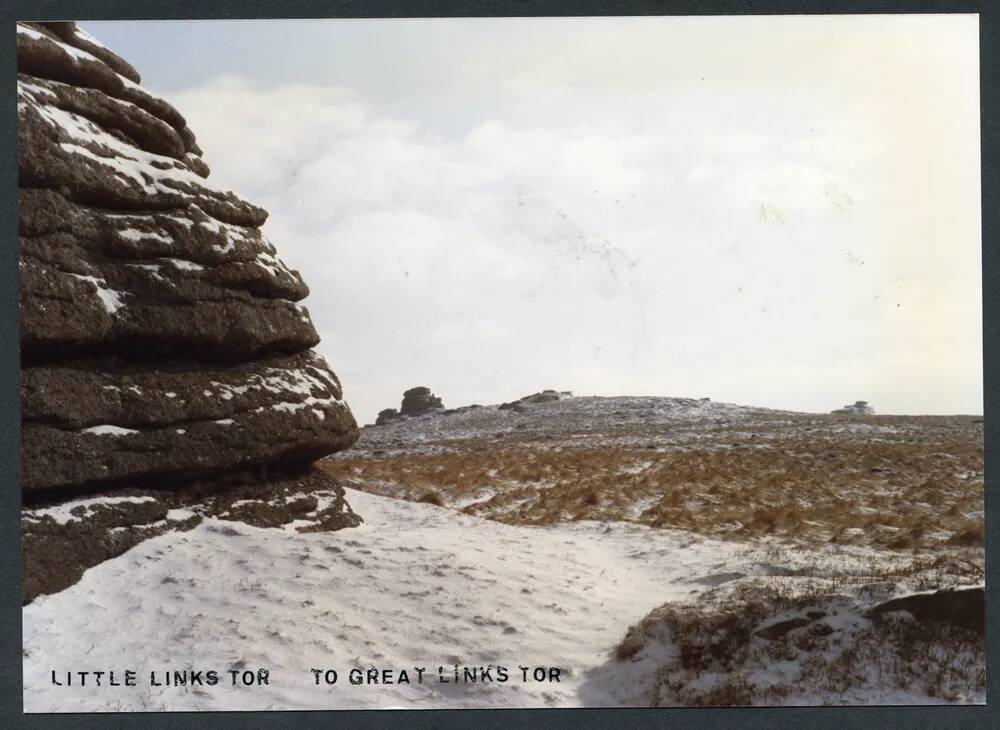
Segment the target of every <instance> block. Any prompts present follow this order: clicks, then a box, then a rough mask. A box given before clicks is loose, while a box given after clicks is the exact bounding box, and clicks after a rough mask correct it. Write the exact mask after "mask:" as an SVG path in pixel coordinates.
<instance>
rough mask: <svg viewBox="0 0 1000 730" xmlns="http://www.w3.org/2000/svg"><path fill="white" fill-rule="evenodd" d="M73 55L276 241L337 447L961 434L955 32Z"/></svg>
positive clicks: (971, 324) (607, 34) (960, 92)
mask: <svg viewBox="0 0 1000 730" xmlns="http://www.w3.org/2000/svg"><path fill="white" fill-rule="evenodd" d="M81 25H82V27H84V28H85V29H87V30H88V31H90V32H91V33H93V34H94V35H95V36H97V37H98V38H99V39H101V40H102V41H103V42H105V43H106V44H107V45H109V46H110V47H112V48H114V49H115V50H116V51H118V52H119V53H120V54H121V55H122V56H124V57H125V58H126V59H128V60H129V61H130V62H132V64H133V65H134V66H136V68H137V69H138V70H139V72H140V73H141V74H142V76H143V82H144V84H145V85H146V86H147V87H149V88H150V89H151V90H153V91H156V92H159V93H161V94H162V95H164V96H165V97H166V98H168V99H169V100H171V101H172V102H173V103H174V104H175V105H176V106H177V107H178V108H179V109H180V111H181V112H182V113H183V114H184V115H185V116H186V117H187V119H188V122H189V124H190V125H191V127H192V129H193V130H194V132H195V134H196V135H197V136H198V139H199V142H200V144H201V146H202V148H203V149H204V151H205V158H206V161H207V162H208V163H209V165H210V166H211V167H212V170H213V172H212V179H213V180H214V181H215V183H216V184H219V185H223V186H227V187H230V188H232V189H233V190H235V191H237V192H238V193H240V194H241V195H243V196H245V197H246V198H247V199H249V200H251V201H253V202H255V203H257V204H259V205H262V206H264V207H265V208H267V209H268V210H269V211H270V213H271V217H270V219H269V220H268V222H267V224H266V225H265V228H264V230H265V233H266V234H267V235H268V236H269V238H270V239H271V240H272V241H273V242H274V243H275V245H276V246H277V247H278V250H279V253H280V254H281V255H282V257H283V258H284V260H285V261H286V262H287V263H288V264H289V266H291V267H293V268H297V269H299V270H300V271H301V272H302V274H303V276H304V277H305V279H306V282H307V283H308V284H309V285H310V287H311V289H312V294H311V295H310V297H309V298H308V299H307V300H306V302H305V303H306V304H307V306H308V307H309V310H310V312H311V314H312V318H313V321H314V322H315V323H316V327H317V329H318V330H319V332H320V335H321V336H322V338H323V341H322V343H321V344H320V346H319V349H320V351H321V352H322V353H323V354H324V355H326V356H327V358H328V359H329V360H330V362H331V364H332V365H333V367H334V369H335V370H336V371H337V373H338V375H339V376H340V377H341V380H342V381H343V383H344V387H345V392H346V396H347V399H348V402H349V403H350V404H351V406H352V408H353V409H354V411H355V414H356V415H357V417H358V420H359V422H361V423H366V422H370V421H372V420H373V419H374V417H375V414H376V413H377V412H378V411H379V410H381V409H382V408H385V407H398V406H399V400H400V397H401V394H402V391H403V390H404V389H406V388H408V387H411V386H414V385H427V386H429V387H431V388H432V389H433V390H434V391H435V392H436V393H437V394H438V395H440V396H441V397H442V398H443V399H444V402H445V405H446V406H449V407H454V406H459V405H466V404H469V403H482V404H486V403H498V402H502V401H505V400H511V399H513V398H517V397H520V396H522V395H525V394H528V393H532V392H535V391H537V390H540V389H543V388H557V389H561V390H573V391H574V392H575V393H577V394H578V395H621V394H629V395H665V396H691V397H702V396H709V397H711V398H713V399H714V400H721V401H729V402H735V403H745V404H753V405H762V406H769V407H775V408H788V409H795V410H804V411H829V410H830V409H832V408H836V407H839V406H841V405H843V404H845V403H848V402H853V401H854V400H858V399H865V400H869V401H871V402H872V404H873V405H874V407H875V408H876V410H877V412H880V413H981V412H982V403H983V400H982V334H981V328H982V318H981V279H980V252H981V249H980V223H979V221H980V207H979V96H978V89H979V79H978V40H977V19H976V17H975V16H941V15H937V16H867V17H860V16H858V17H825V18H821V17H816V18H803V17H784V18H762V17H754V18H750V17H743V18H642V19H610V18H594V19H551V20H546V19H476V20H314V21H226V22H221V21H181V22H163V21H155V22H115V23H93V22H91V23H83V24H81Z"/></svg>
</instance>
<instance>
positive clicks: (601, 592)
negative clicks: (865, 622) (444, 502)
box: [24, 490, 926, 712]
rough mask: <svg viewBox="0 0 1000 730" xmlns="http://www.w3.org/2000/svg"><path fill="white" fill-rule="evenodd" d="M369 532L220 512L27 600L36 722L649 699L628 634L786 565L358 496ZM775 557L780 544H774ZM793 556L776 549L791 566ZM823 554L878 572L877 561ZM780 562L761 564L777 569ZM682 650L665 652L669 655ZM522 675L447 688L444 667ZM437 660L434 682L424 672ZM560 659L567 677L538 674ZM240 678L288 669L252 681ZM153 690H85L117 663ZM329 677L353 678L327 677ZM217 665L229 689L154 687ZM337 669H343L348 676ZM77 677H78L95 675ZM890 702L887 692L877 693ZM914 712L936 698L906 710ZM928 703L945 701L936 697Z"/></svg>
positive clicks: (647, 677)
mask: <svg viewBox="0 0 1000 730" xmlns="http://www.w3.org/2000/svg"><path fill="white" fill-rule="evenodd" d="M347 496H348V499H349V501H350V502H351V504H352V505H353V506H354V508H355V509H356V510H358V511H359V512H360V513H361V514H364V515H365V516H366V519H367V521H366V523H365V524H364V525H362V526H361V527H358V528H353V529H345V530H340V531H337V532H332V533H309V534H300V533H297V532H295V531H293V530H290V529H286V530H279V529H258V528H254V527H250V526H248V525H245V524H243V523H238V522H228V521H221V520H217V519H207V520H205V521H204V522H203V523H202V524H201V525H199V526H198V527H197V528H195V529H193V530H191V531H189V532H171V533H167V534H164V535H161V536H159V537H156V538H153V539H150V540H148V541H146V542H144V543H142V544H140V545H138V546H136V547H135V548H133V549H132V550H130V551H129V552H127V553H125V554H124V555H122V556H120V557H118V558H115V559H112V560H109V561H106V562H104V563H102V564H100V565H98V566H97V567H95V568H92V569H90V570H89V571H87V573H86V574H85V575H84V577H83V579H82V580H81V581H80V582H79V583H77V584H76V585H74V586H72V587H71V588H69V589H67V590H65V591H62V592H61V593H58V594H55V595H51V596H43V597H41V598H38V599H36V600H35V601H34V602H33V603H31V604H29V605H28V606H26V607H25V608H24V678H25V679H24V686H25V689H24V703H25V710H26V711H27V712H69V711H127V710H244V709H321V708H389V707H405V708H445V707H456V708H460V707H552V706H557V707H558V706H563V707H565V706H609V705H645V704H648V702H649V698H650V694H649V693H650V682H651V679H652V677H651V674H652V671H653V670H654V669H655V667H656V665H657V662H658V661H659V660H660V659H662V657H658V656H652V655H646V654H644V655H643V656H642V660H641V661H632V662H616V661H615V660H614V659H613V658H611V651H612V650H613V648H614V647H615V645H616V644H617V643H618V642H619V641H620V640H621V638H622V636H623V633H624V630H625V629H626V628H627V627H628V626H629V625H631V624H633V623H635V622H636V621H638V620H639V619H641V618H642V617H643V616H645V615H646V614H647V613H648V612H649V611H650V610H651V609H653V608H655V607H656V606H659V605H660V604H663V603H664V602H665V601H674V600H690V599H692V598H697V595H698V594H699V593H701V592H703V591H705V590H708V589H710V588H712V587H714V586H718V585H720V584H722V583H726V582H727V581H732V580H737V579H739V578H741V577H742V576H744V575H745V574H758V575H765V574H773V573H774V572H775V571H777V572H778V573H780V572H782V571H781V568H780V566H778V567H776V566H775V565H774V563H773V562H763V563H762V562H760V561H759V560H757V561H755V558H754V555H755V553H754V547H755V546H752V545H748V544H744V543H739V542H734V541H725V542H723V541H718V540H714V539H709V538H702V537H698V536H695V535H692V534H690V533H685V532H680V531H673V530H662V529H654V528H648V527H644V526H640V525H634V524H629V523H623V522H608V523H599V522H576V523H568V524H558V525H553V526H547V527H529V526H517V525H505V524H501V523H498V522H495V521H490V520H485V519H482V518H478V517H473V516H467V515H463V514H460V513H456V512H454V511H452V510H450V509H443V508H440V507H436V506H433V505H427V504H419V503H413V502H406V501H402V500H395V499H390V498H384V497H378V496H375V495H371V494H367V493H364V492H358V491H354V490H349V492H348V495H347ZM756 547H757V548H759V547H760V545H756ZM775 553H776V551H775V550H773V549H770V550H769V551H768V554H769V555H770V558H771V559H773V557H774V554H775ZM838 553H839V555H838V556H835V555H833V554H830V553H827V554H826V555H825V558H824V557H823V556H820V555H810V554H808V553H804V552H790V553H788V554H787V556H788V557H787V559H788V560H789V561H791V562H789V563H787V565H786V566H785V567H786V568H787V569H790V570H794V569H795V567H797V566H799V567H800V566H802V565H805V564H808V563H809V561H810V560H823V559H825V560H826V561H829V560H830V559H835V560H838V561H841V562H845V564H846V563H850V562H852V561H854V562H857V563H858V564H859V565H860V564H862V563H863V562H864V561H865V560H870V558H871V556H870V554H867V553H865V551H863V550H858V549H846V548H845V549H843V550H842V551H838ZM759 557H760V553H759V552H758V553H757V558H759ZM667 650H669V647H667V648H665V651H667ZM455 665H459V666H460V667H465V666H468V667H477V668H478V667H490V666H491V665H492V667H493V669H492V670H491V676H492V677H493V678H494V680H496V679H497V677H498V671H497V669H496V667H497V665H500V666H504V667H506V668H507V671H508V677H509V678H508V681H507V682H505V683H500V682H498V681H493V682H482V681H479V682H476V683H455V682H451V683H441V682H440V680H439V677H438V668H439V667H444V672H445V675H446V676H447V677H448V678H451V679H453V678H454V674H453V673H454V666H455ZM418 666H422V667H424V668H425V670H426V671H425V674H424V682H423V683H422V684H419V683H417V681H416V672H415V669H414V668H415V667H418ZM371 667H375V668H377V669H378V670H392V678H393V679H394V680H397V681H398V678H399V671H400V670H402V669H405V670H406V671H407V674H408V678H409V679H410V680H411V682H410V683H409V684H405V683H402V684H401V683H395V684H382V683H380V684H377V685H373V684H362V685H352V684H351V683H350V670H351V669H354V668H360V669H362V670H364V671H365V673H367V670H368V669H369V668H371ZM519 667H531V668H534V667H557V668H559V669H560V670H561V672H560V681H559V682H554V681H545V682H536V681H534V679H530V680H529V681H528V682H524V681H522V674H521V670H520V669H519ZM231 668H236V669H239V670H240V671H250V672H256V670H257V669H259V668H266V669H267V670H268V671H269V677H268V684H267V685H266V686H252V687H244V686H237V687H233V686H232V684H231V675H230V674H228V670H229V669H231ZM129 669H131V670H135V672H136V675H137V681H136V686H134V687H124V686H121V687H111V686H108V675H105V676H104V677H103V680H102V686H100V687H96V686H94V685H93V682H94V678H93V677H92V676H91V677H90V678H89V683H88V686H86V687H82V686H56V685H54V684H53V683H52V672H53V671H55V673H56V678H57V679H59V681H61V682H62V683H63V685H65V684H66V683H67V680H66V679H65V675H66V672H79V671H92V672H93V671H109V670H114V671H115V674H116V681H118V682H122V680H123V677H124V672H125V671H126V670H129ZM312 669H322V670H327V669H334V670H336V671H337V673H338V680H337V683H336V684H335V685H333V686H327V685H326V684H325V682H324V681H322V680H321V683H320V685H319V686H317V684H316V679H315V675H314V674H313V672H312V671H311V670H312ZM172 670H190V671H201V672H202V673H203V675H202V676H203V678H204V677H205V675H204V673H205V672H207V671H209V670H215V671H217V672H218V673H219V677H220V682H219V683H218V684H217V685H215V686H207V685H202V686H190V685H189V686H186V687H176V686H163V687H154V686H151V685H150V678H149V677H150V672H151V671H154V672H156V676H157V681H159V682H161V683H162V682H163V681H164V680H163V675H164V673H165V672H168V671H172ZM331 676H332V675H331ZM75 678H76V677H74V679H75ZM872 700H873V701H877V700H878V698H877V697H873V698H872ZM893 700H894V701H897V702H898V701H920V698H917V697H910V698H906V697H903V698H900V697H899V696H893ZM925 701H926V700H925Z"/></svg>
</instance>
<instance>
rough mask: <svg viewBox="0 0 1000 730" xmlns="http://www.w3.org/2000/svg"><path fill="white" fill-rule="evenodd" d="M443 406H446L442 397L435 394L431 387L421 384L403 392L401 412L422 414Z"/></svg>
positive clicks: (406, 414) (403, 413)
mask: <svg viewBox="0 0 1000 730" xmlns="http://www.w3.org/2000/svg"><path fill="white" fill-rule="evenodd" d="M441 408H444V404H443V403H442V402H441V399H440V398H438V397H437V396H436V395H434V394H433V393H432V392H431V389H430V388H427V387H424V386H422V385H419V386H417V387H416V388H410V389H409V390H407V391H405V392H404V393H403V402H402V403H401V404H400V406H399V413H400V415H403V416H422V415H424V414H425V413H430V412H431V411H435V410H438V409H441Z"/></svg>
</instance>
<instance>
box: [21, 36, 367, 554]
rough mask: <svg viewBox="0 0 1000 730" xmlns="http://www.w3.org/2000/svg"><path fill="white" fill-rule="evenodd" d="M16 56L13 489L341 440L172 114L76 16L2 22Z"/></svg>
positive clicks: (224, 199) (273, 291)
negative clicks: (17, 326) (18, 364)
mask: <svg viewBox="0 0 1000 730" xmlns="http://www.w3.org/2000/svg"><path fill="white" fill-rule="evenodd" d="M17 64H18V83H17V92H18V144H19V195H18V197H19V223H20V232H19V244H20V260H19V264H20V281H21V297H20V299H21V302H20V303H21V357H22V385H21V389H22V390H21V407H22V413H21V418H22V421H21V433H22V463H21V488H22V491H23V494H24V498H25V500H26V501H27V502H38V501H39V500H48V501H52V500H56V499H61V498H63V497H65V496H66V495H68V494H78V493H81V492H86V493H93V492H99V491H106V490H108V489H112V488H139V487H142V488H151V487H163V488H169V489H174V488H177V487H178V486H179V485H183V484H185V483H188V482H191V481H193V480H206V479H208V480H211V479H221V478H222V477H225V476H226V475H232V474H234V473H239V474H243V475H249V476H247V479H249V480H250V482H253V483H257V484H262V483H266V481H267V479H268V478H269V477H268V475H272V476H273V475H274V474H275V473H279V472H280V473H286V474H302V473H304V471H307V470H308V469H309V465H310V464H311V463H312V462H313V461H314V460H316V459H318V458H320V457H322V456H324V455H326V454H329V453H332V452H335V451H338V450H341V449H344V448H347V447H348V446H350V445H351V444H352V443H353V442H354V441H355V440H356V439H357V436H358V430H357V426H356V424H355V421H354V417H353V416H352V414H351V411H350V408H349V407H348V405H347V403H346V402H345V401H344V399H343V393H342V390H341V385H340V382H339V380H338V379H337V376H336V375H335V374H334V373H333V371H332V370H331V369H330V367H329V366H328V365H327V363H326V362H325V361H324V360H323V358H322V357H321V356H320V355H318V354H317V353H316V352H314V351H313V350H312V349H311V348H312V347H313V346H315V345H316V344H317V343H318V342H319V336H318V335H317V334H316V330H315V328H314V327H313V325H312V322H311V321H310V319H309V315H308V312H307V311H306V309H305V308H304V307H303V306H302V305H301V304H299V301H300V300H302V299H303V298H304V297H305V296H306V295H307V293H308V288H307V287H306V285H305V283H304V282H303V281H302V278H301V277H300V276H299V274H298V273H297V272H295V271H291V270H289V269H288V268H287V267H286V266H285V265H284V264H283V263H282V262H281V261H280V260H279V259H278V258H277V255H276V251H275V248H274V246H273V245H272V244H271V243H270V241H268V240H267V238H266V237H265V236H264V235H263V234H262V232H261V230H260V228H261V225H262V224H263V223H264V221H265V220H266V218H267V212H266V211H264V210H263V209H261V208H259V207H257V206H255V205H253V204H251V203H248V202H246V201H244V200H242V199H240V198H239V197H237V196H236V195H235V194H233V193H231V192H227V191H224V190H221V189H219V188H216V187H214V186H213V185H212V184H211V183H210V182H208V180H207V179H206V178H207V177H208V176H209V168H208V165H207V164H206V163H205V162H204V161H203V160H202V153H201V150H200V149H199V147H198V144H197V142H196V141H195V136H194V134H193V133H192V132H191V130H190V129H189V128H188V127H187V124H186V122H185V119H184V117H183V116H182V115H181V114H180V113H179V112H178V111H177V110H176V109H174V108H173V107H172V106H171V105H170V104H169V103H167V102H166V101H164V100H163V99H161V98H159V97H157V96H155V95H153V94H152V93H150V92H149V91H147V90H145V89H144V88H143V87H142V86H140V77H139V74H138V73H137V72H136V71H135V69H133V68H132V66H130V65H129V64H128V63H127V62H125V61H124V60H123V59H121V58H119V57H118V56H117V55H116V54H115V53H113V52H112V51H110V50H109V49H107V48H106V47H104V46H103V45H101V44H100V42H98V41H97V40H96V39H94V38H92V37H91V36H89V35H87V34H86V33H84V32H83V31H82V30H80V29H78V28H77V27H76V26H75V24H73V23H64V22H60V23H19V24H18V25H17ZM315 479H320V477H316V478H315ZM326 487H327V488H331V489H333V490H334V491H335V492H336V493H337V494H338V495H340V496H339V497H337V499H342V494H343V492H342V490H340V488H339V487H336V485H332V484H330V483H329V481H328V480H327V481H326ZM338 490H340V491H338ZM340 507H343V508H341V509H338V512H339V513H340V514H341V515H343V516H342V518H341V519H340V521H339V524H340V526H344V525H347V524H356V523H357V522H358V518H357V517H356V516H354V515H353V514H352V513H350V510H349V509H347V508H346V506H344V505H340ZM26 569H28V570H30V566H26Z"/></svg>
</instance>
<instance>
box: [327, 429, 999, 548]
mask: <svg viewBox="0 0 1000 730" xmlns="http://www.w3.org/2000/svg"><path fill="white" fill-rule="evenodd" d="M821 419H822V417H808V418H806V417H801V418H799V419H796V418H789V417H787V416H785V417H783V418H781V419H777V418H775V419H773V420H772V421H768V420H766V419H765V420H762V421H759V422H757V423H754V424H753V425H752V428H753V432H751V433H749V434H748V433H747V428H748V426H747V425H746V424H742V425H740V427H739V428H740V429H741V430H737V429H736V428H735V427H734V426H732V425H726V424H721V425H719V426H718V427H717V429H716V430H715V431H713V432H712V433H713V439H712V443H710V444H704V445H700V444H695V445H691V446H687V447H685V448H676V447H672V444H673V441H674V437H675V436H676V434H675V433H673V432H672V431H671V430H670V429H659V430H657V429H650V428H649V427H644V428H639V427H636V426H633V425H625V426H622V427H620V428H617V429H614V430H613V432H612V433H610V434H608V439H607V440H608V442H609V443H615V442H616V441H621V440H622V438H623V436H624V435H628V436H630V438H631V439H632V440H634V437H636V435H637V434H639V433H641V434H642V437H643V439H646V440H648V443H647V444H645V445H643V446H642V447H636V446H617V445H608V446H600V447H588V446H583V447H575V446H573V445H572V444H567V443H566V440H562V441H561V442H560V443H550V442H548V441H547V440H546V439H540V438H539V435H538V434H533V435H525V436H521V435H516V434H509V435H507V436H506V437H504V438H501V439H498V440H497V441H496V442H493V443H485V442H484V441H482V440H461V441H458V440H455V441H442V442H440V445H441V446H442V447H443V448H444V449H446V450H440V451H436V452H412V453H398V452H396V453H389V454H385V453H384V452H383V453H382V454H381V455H375V454H376V453H378V452H375V453H361V454H358V455H354V454H352V453H350V452H348V453H345V454H343V455H341V456H340V457H339V458H335V459H331V460H328V461H326V462H324V463H323V468H325V469H326V470H327V471H328V472H330V473H331V474H333V475H334V476H336V477H338V478H342V479H344V480H345V483H347V484H348V485H349V486H353V487H355V488H359V489H364V490H366V491H371V492H375V493H378V494H384V495H388V496H394V497H400V498H403V499H412V500H416V499H420V498H421V497H422V496H423V495H425V494H427V493H428V492H429V491H435V492H437V493H439V494H440V495H441V496H442V498H443V500H444V502H445V503H446V504H447V505H449V506H455V507H457V508H459V509H461V510H462V511H464V512H466V513H468V514H475V515H479V516H482V517H487V518H490V519H495V520H499V521H501V522H507V523H513V524H552V523H555V522H564V521H570V520H628V521H633V522H638V523H642V524H646V525H651V526H655V527H666V528H676V529H684V530H692V531H695V532H700V533H707V534H713V535H732V536H736V537H740V538H744V537H750V536H767V535H775V536H783V537H788V538H792V539H796V540H804V541H807V542H825V541H832V542H835V543H841V544H869V545H875V546H880V547H885V548H889V549H893V550H918V549H922V548H928V547H934V546H938V545H942V544H949V545H960V546H970V545H981V544H982V519H983V518H982V514H983V513H982V510H983V473H982V470H983V444H982V431H981V425H977V424H976V423H975V422H974V421H973V420H972V419H962V418H956V419H944V418H940V419H935V418H902V417H882V418H879V419H877V420H876V419H866V424H867V423H869V422H874V423H876V424H878V425H881V426H885V427H887V428H889V429H892V431H891V432H889V433H875V434H874V436H873V435H872V434H869V433H862V434H857V433H853V432H851V431H845V432H838V431H832V432H831V429H830V426H831V424H834V425H836V424H837V423H841V422H840V421H836V420H834V419H832V418H826V420H821Z"/></svg>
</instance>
